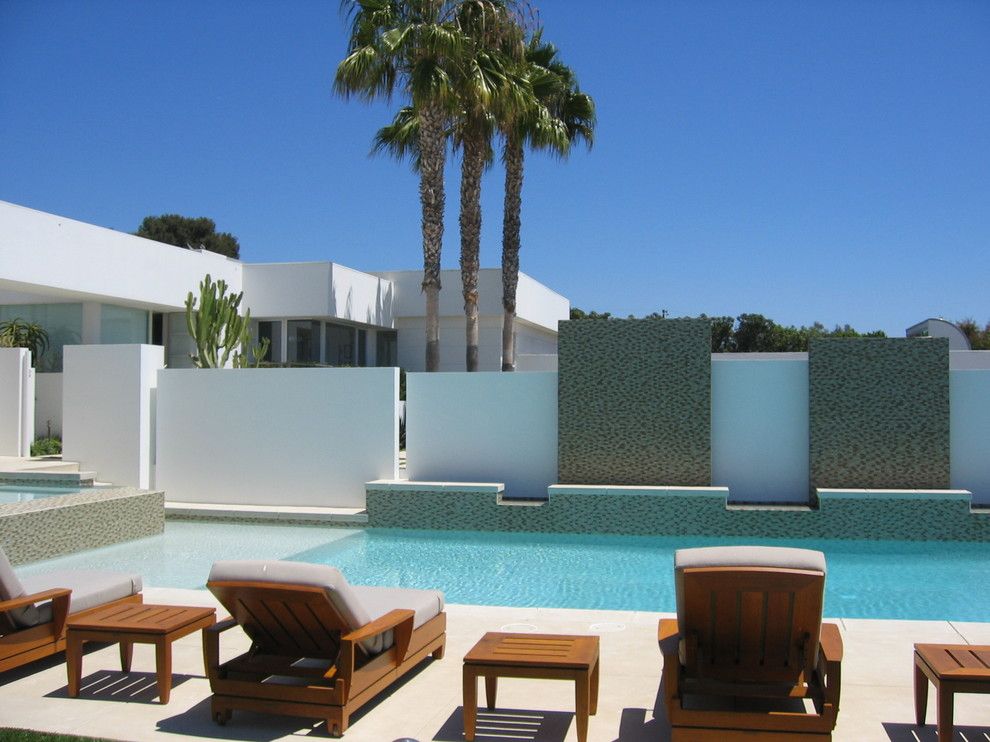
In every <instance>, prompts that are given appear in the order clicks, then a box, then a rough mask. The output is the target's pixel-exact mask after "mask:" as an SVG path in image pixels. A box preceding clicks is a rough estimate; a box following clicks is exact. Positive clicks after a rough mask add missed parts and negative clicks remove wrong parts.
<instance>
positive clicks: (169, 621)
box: [65, 603, 216, 703]
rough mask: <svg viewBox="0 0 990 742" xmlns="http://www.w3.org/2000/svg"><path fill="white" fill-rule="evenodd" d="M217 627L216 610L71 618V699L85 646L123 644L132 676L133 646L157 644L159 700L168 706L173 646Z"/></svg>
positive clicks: (146, 610)
mask: <svg viewBox="0 0 990 742" xmlns="http://www.w3.org/2000/svg"><path fill="white" fill-rule="evenodd" d="M214 623H216V608H189V607H185V606H177V605H151V604H148V603H144V604H137V603H135V604H130V605H125V606H114V607H110V608H107V609H106V610H103V611H97V612H95V613H91V614H89V615H87V616H84V617H82V618H75V619H74V618H72V616H69V620H68V621H67V623H66V632H65V663H66V671H67V672H68V675H69V696H70V697H72V698H75V697H76V696H78V695H79V684H80V681H81V679H82V654H83V652H82V650H83V644H85V643H86V642H89V641H93V642H107V643H110V644H115V643H119V644H120V669H121V670H123V671H124V672H129V671H130V669H131V657H132V655H133V650H134V644H135V643H137V644H154V645H155V660H156V663H155V664H156V672H157V676H158V697H159V699H160V700H161V702H162V703H168V698H169V694H170V693H171V690H172V642H174V641H175V640H176V639H181V638H182V637H184V636H187V635H189V634H191V633H193V632H194V631H196V630H198V629H206V628H208V627H210V626H212V625H213V624H214Z"/></svg>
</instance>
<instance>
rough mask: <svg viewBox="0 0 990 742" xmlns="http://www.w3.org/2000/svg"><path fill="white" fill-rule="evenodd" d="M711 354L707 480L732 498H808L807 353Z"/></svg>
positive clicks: (802, 500) (767, 500) (775, 499)
mask: <svg viewBox="0 0 990 742" xmlns="http://www.w3.org/2000/svg"><path fill="white" fill-rule="evenodd" d="M747 355H749V354H742V353H740V354H728V353H726V354H716V355H713V356H712V484H713V485H715V486H721V487H728V488H729V498H730V499H731V500H732V501H733V502H804V501H806V500H807V499H808V496H809V490H808V446H809V424H808V361H807V354H793V355H791V354H787V355H788V356H791V357H790V359H789V360H771V358H772V355H784V354H761V357H760V358H758V359H755V360H751V359H749V358H747V357H746V356H747Z"/></svg>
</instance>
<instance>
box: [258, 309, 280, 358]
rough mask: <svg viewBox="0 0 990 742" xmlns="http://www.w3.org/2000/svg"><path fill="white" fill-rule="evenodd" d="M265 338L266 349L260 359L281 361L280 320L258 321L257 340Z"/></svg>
mask: <svg viewBox="0 0 990 742" xmlns="http://www.w3.org/2000/svg"><path fill="white" fill-rule="evenodd" d="M265 339H267V340H268V341H269V342H268V350H266V351H265V357H264V358H262V359H261V360H262V361H267V362H269V363H270V362H271V361H273V360H274V361H276V362H278V363H281V361H282V322H281V321H280V320H272V321H268V320H266V321H262V322H258V342H259V343H260V342H261V341H262V340H265Z"/></svg>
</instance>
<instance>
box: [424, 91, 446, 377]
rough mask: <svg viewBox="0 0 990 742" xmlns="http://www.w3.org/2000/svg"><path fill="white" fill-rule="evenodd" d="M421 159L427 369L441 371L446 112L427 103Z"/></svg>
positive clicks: (425, 106)
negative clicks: (441, 257)
mask: <svg viewBox="0 0 990 742" xmlns="http://www.w3.org/2000/svg"><path fill="white" fill-rule="evenodd" d="M419 116H420V128H419V151H420V158H421V167H420V177H419V200H420V204H421V205H422V209H423V217H422V226H423V292H424V293H425V294H426V370H427V371H438V370H439V369H440V317H439V309H440V250H441V248H442V246H443V208H444V191H443V169H444V158H445V154H446V153H445V150H444V135H443V112H442V111H441V109H440V108H439V107H438V106H435V105H430V104H426V105H424V106H423V107H422V108H420V111H419Z"/></svg>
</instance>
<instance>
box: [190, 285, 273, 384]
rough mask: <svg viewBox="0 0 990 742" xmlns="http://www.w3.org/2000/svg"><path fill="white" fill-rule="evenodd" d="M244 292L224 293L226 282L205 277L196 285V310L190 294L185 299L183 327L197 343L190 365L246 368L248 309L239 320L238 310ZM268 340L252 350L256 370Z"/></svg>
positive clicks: (249, 325) (249, 323) (194, 299)
mask: <svg viewBox="0 0 990 742" xmlns="http://www.w3.org/2000/svg"><path fill="white" fill-rule="evenodd" d="M243 298H244V292H243V291H242V292H240V293H238V294H228V293H227V282H226V281H224V280H223V279H220V280H219V281H217V282H216V283H214V282H213V279H212V278H211V277H210V274H209V273H207V274H206V278H204V279H203V280H202V281H200V284H199V308H198V309H197V308H196V297H194V296H193V293H192V291H190V292H189V295H188V296H187V297H186V325H187V327H188V328H189V336H190V337H191V338H192V339H193V341H194V342H195V343H196V355H191V354H190V356H189V357H190V358H192V362H193V364H194V365H196V366H197V367H198V368H223V367H224V366H226V365H227V363H228V361H229V362H230V364H231V365H233V366H234V368H246V367H247V366H249V365H250V364H249V361H248V352H247V349H248V348H249V347H250V343H251V310H250V309H249V310H248V311H247V312H245V313H244V316H243V317H242V316H241V315H240V314H239V313H238V310H239V309H240V306H241V299H243ZM268 344H269V340H268V339H267V338H265V339H263V340H262V341H261V343H259V344H258V345H256V346H254V347H253V348H251V355H253V356H254V359H255V361H254V366H255V367H257V366H258V365H259V364H260V363H261V359H262V358H264V356H265V353H266V352H267V351H268Z"/></svg>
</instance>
